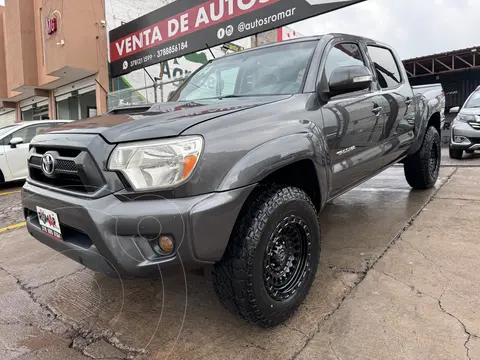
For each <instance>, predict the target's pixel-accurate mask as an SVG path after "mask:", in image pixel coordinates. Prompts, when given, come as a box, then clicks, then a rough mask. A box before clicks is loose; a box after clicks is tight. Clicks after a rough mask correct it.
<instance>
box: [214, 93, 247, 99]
mask: <svg viewBox="0 0 480 360" xmlns="http://www.w3.org/2000/svg"><path fill="white" fill-rule="evenodd" d="M246 96H248V95H234V94H231V95H225V96H219V97H218V99H219V100H222V99H235V98H241V97H246Z"/></svg>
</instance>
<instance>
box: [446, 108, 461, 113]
mask: <svg viewBox="0 0 480 360" xmlns="http://www.w3.org/2000/svg"><path fill="white" fill-rule="evenodd" d="M459 112H460V106H455V107H453V108H451V109H450V111H449V112H448V113H449V114H458V113H459Z"/></svg>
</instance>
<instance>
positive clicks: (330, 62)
mask: <svg viewBox="0 0 480 360" xmlns="http://www.w3.org/2000/svg"><path fill="white" fill-rule="evenodd" d="M352 65H365V63H364V61H363V57H362V53H361V52H360V48H359V47H358V45H357V44H354V43H343V44H337V45H335V46H334V47H333V48H332V50H330V53H329V54H328V57H327V62H326V64H325V75H326V76H327V79H328V80H330V75H332V72H333V70H335V69H336V68H339V67H343V66H352Z"/></svg>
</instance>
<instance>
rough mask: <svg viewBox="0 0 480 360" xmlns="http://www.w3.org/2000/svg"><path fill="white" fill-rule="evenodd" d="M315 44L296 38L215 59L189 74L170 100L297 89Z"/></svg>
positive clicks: (263, 93) (258, 93)
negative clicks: (287, 42)
mask: <svg viewBox="0 0 480 360" xmlns="http://www.w3.org/2000/svg"><path fill="white" fill-rule="evenodd" d="M316 45H317V42H316V41H305V42H297V43H291V44H284V45H279V46H273V47H268V48H263V49H258V50H254V51H249V52H246V53H243V54H242V53H240V54H237V55H234V56H227V57H224V58H220V59H218V60H215V61H212V62H210V63H208V64H207V65H205V66H204V67H203V68H202V69H200V70H199V71H198V72H196V73H194V74H193V75H192V76H191V77H190V78H188V79H187V80H186V81H185V83H184V84H183V85H182V86H181V87H180V88H179V90H178V91H177V92H176V93H175V94H174V95H173V96H172V98H171V99H170V101H192V100H201V99H214V98H222V97H236V96H255V95H283V94H295V93H298V92H300V90H301V88H302V85H303V80H304V77H305V74H306V70H307V67H308V64H309V62H310V58H311V57H312V55H313V51H314V49H315V46H316Z"/></svg>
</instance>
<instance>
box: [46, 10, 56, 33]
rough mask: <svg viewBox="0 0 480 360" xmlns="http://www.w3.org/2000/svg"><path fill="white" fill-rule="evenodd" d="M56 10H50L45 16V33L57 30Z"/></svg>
mask: <svg viewBox="0 0 480 360" xmlns="http://www.w3.org/2000/svg"><path fill="white" fill-rule="evenodd" d="M58 15H59V12H58V11H50V13H49V14H48V16H47V17H46V18H45V32H46V33H47V35H53V34H55V33H56V32H57V30H58Z"/></svg>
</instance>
